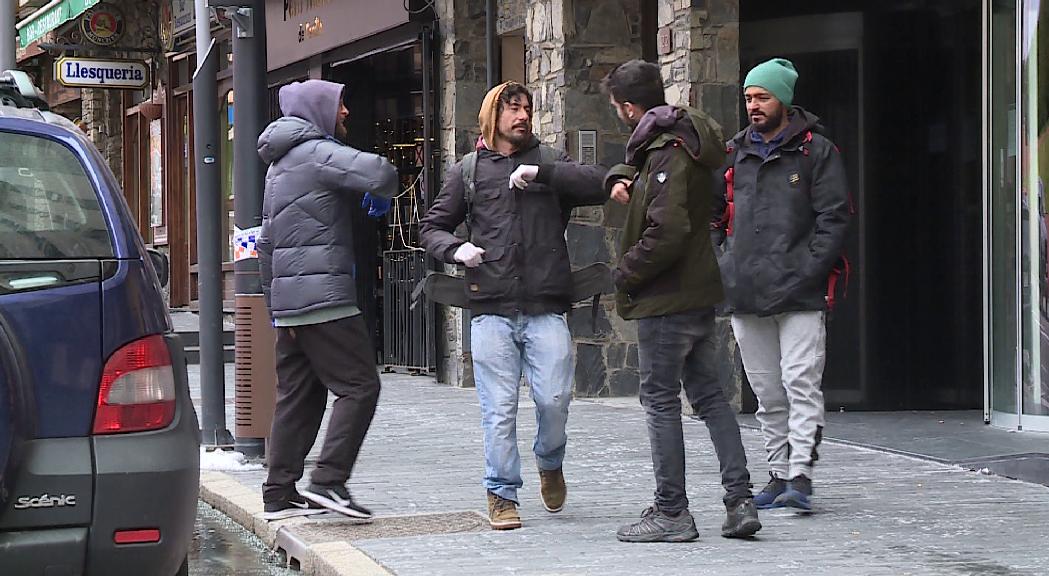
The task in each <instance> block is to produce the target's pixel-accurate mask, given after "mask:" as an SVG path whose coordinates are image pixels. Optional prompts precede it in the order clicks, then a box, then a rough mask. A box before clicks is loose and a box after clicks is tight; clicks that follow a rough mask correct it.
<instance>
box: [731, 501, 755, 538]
mask: <svg viewBox="0 0 1049 576" xmlns="http://www.w3.org/2000/svg"><path fill="white" fill-rule="evenodd" d="M758 530H761V522H760V521H759V520H758V509H757V508H756V507H755V506H754V499H753V498H742V499H740V500H737V501H736V502H734V503H732V504H726V505H725V523H724V524H722V525H721V535H722V536H724V537H725V538H750V537H751V536H753V535H754V534H756V533H757V532H758Z"/></svg>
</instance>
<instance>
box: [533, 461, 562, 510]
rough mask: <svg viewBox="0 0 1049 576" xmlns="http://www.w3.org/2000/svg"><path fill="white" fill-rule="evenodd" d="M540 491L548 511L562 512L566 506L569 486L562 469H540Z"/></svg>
mask: <svg viewBox="0 0 1049 576" xmlns="http://www.w3.org/2000/svg"><path fill="white" fill-rule="evenodd" d="M539 493H540V494H542V496H543V507H544V508H546V511H547V512H560V511H561V509H562V508H564V507H565V498H567V497H568V488H566V487H565V475H564V474H563V473H561V469H560V468H558V469H557V470H539Z"/></svg>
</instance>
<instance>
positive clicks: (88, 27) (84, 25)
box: [80, 2, 124, 46]
mask: <svg viewBox="0 0 1049 576" xmlns="http://www.w3.org/2000/svg"><path fill="white" fill-rule="evenodd" d="M80 31H81V32H83V33H84V38H87V39H88V41H90V42H91V43H92V44H97V45H99V46H113V45H114V44H116V43H117V42H119V41H120V39H121V38H123V37H124V13H123V12H121V11H120V8H117V7H116V6H114V5H112V4H109V3H107V2H103V3H101V4H96V5H94V6H92V7H91V8H90V9H89V10H88V11H87V12H84V15H83V16H81V17H80Z"/></svg>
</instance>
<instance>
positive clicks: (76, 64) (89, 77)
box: [55, 58, 149, 90]
mask: <svg viewBox="0 0 1049 576" xmlns="http://www.w3.org/2000/svg"><path fill="white" fill-rule="evenodd" d="M55 79H56V80H58V82H59V83H61V84H62V85H63V86H69V87H74V88H118V89H126V90H141V89H143V88H145V87H146V86H147V85H149V66H147V65H146V63H145V62H143V61H141V60H109V59H101V58H61V59H59V60H58V61H57V62H55Z"/></svg>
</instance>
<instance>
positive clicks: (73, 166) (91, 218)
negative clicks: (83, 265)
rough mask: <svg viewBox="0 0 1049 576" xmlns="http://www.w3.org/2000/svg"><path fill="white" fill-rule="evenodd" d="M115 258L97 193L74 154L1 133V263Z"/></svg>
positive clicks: (55, 144) (38, 138) (32, 138)
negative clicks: (22, 260) (19, 260)
mask: <svg viewBox="0 0 1049 576" xmlns="http://www.w3.org/2000/svg"><path fill="white" fill-rule="evenodd" d="M112 256H113V244H112V242H111V241H110V238H109V231H108V229H107V227H106V220H105V217H104V216H103V214H102V208H101V206H99V203H98V197H97V196H96V195H95V188H94V186H92V184H91V180H90V179H88V177H87V174H86V173H85V172H84V167H83V166H82V165H81V164H80V161H79V160H78V159H77V157H76V156H75V155H74V154H73V152H72V151H71V150H70V149H69V148H66V147H65V146H63V145H62V144H60V143H58V142H56V141H54V140H50V139H47V138H44V137H41V136H31V135H25V134H14V133H8V132H0V258H8V259H52V258H106V257H112Z"/></svg>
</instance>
